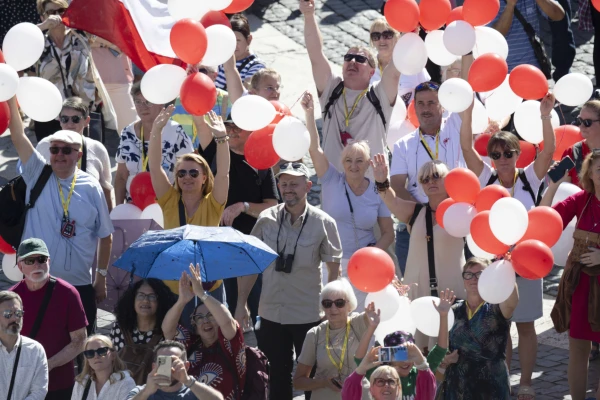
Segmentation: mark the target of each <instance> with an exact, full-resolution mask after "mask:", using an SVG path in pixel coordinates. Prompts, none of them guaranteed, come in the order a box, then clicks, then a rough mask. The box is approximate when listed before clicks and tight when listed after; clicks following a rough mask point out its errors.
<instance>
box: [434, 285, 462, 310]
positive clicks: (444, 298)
mask: <svg viewBox="0 0 600 400" xmlns="http://www.w3.org/2000/svg"><path fill="white" fill-rule="evenodd" d="M455 300H456V296H455V295H454V291H452V290H450V289H446V290H442V291H441V292H440V304H439V305H436V304H435V301H433V300H431V302H432V303H433V306H434V307H435V309H436V310H437V312H438V313H440V315H441V316H446V315H448V312H449V311H450V307H452V304H454V301H455Z"/></svg>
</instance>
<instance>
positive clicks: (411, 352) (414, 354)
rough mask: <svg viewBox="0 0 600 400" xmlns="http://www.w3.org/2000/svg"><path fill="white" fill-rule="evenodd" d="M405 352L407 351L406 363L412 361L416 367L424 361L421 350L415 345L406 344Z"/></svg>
mask: <svg viewBox="0 0 600 400" xmlns="http://www.w3.org/2000/svg"><path fill="white" fill-rule="evenodd" d="M406 350H407V351H408V361H413V362H414V363H415V364H417V365H419V364H422V363H423V361H426V358H425V356H423V353H421V350H420V349H419V347H418V346H417V345H416V344H413V343H406Z"/></svg>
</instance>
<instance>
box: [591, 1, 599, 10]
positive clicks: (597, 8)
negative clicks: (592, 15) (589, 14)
mask: <svg viewBox="0 0 600 400" xmlns="http://www.w3.org/2000/svg"><path fill="white" fill-rule="evenodd" d="M592 5H593V6H594V8H595V9H596V10H598V11H600V0H592Z"/></svg>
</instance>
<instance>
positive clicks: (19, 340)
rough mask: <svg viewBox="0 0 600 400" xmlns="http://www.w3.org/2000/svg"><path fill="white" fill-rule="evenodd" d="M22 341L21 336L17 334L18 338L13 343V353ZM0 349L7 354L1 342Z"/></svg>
mask: <svg viewBox="0 0 600 400" xmlns="http://www.w3.org/2000/svg"><path fill="white" fill-rule="evenodd" d="M22 340H23V336H21V334H19V337H18V338H17V341H16V342H15V345H14V347H13V351H15V350H16V349H17V347H19V344H20V343H21V341H22ZM0 349H4V351H6V352H7V353H8V350H7V349H6V346H4V345H3V344H2V342H0ZM8 354H10V353H8Z"/></svg>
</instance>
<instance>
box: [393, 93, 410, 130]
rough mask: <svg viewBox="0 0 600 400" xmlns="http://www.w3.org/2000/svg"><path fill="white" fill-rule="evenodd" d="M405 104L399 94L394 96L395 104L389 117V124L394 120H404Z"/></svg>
mask: <svg viewBox="0 0 600 400" xmlns="http://www.w3.org/2000/svg"><path fill="white" fill-rule="evenodd" d="M406 113H407V110H406V104H404V100H402V98H401V97H400V96H396V105H395V106H394V109H393V110H392V116H391V117H390V125H391V124H393V123H394V122H396V121H400V122H402V121H404V120H405V119H406Z"/></svg>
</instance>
